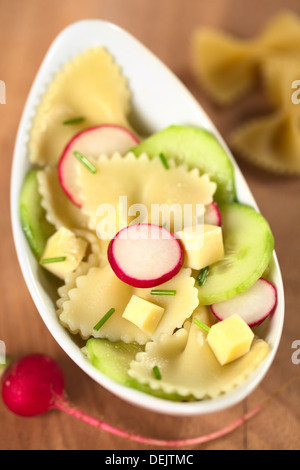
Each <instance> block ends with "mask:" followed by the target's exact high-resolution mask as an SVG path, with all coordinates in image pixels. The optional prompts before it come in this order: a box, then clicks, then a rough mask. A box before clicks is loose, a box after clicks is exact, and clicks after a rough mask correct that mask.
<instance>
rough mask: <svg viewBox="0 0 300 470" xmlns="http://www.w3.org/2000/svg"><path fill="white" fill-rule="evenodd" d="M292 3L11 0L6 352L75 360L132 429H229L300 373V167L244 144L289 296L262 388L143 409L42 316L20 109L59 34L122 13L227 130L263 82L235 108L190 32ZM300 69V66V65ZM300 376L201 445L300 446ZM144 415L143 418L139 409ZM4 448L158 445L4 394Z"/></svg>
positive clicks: (75, 396) (84, 404) (1, 68)
mask: <svg viewBox="0 0 300 470" xmlns="http://www.w3.org/2000/svg"><path fill="white" fill-rule="evenodd" d="M287 8H289V9H290V10H292V11H294V12H297V13H299V14H300V4H299V1H298V0H294V1H293V0H285V1H279V0H273V1H272V2H271V1H269V0H251V1H250V0H245V1H240V0H214V1H208V0H151V1H148V0H126V1H124V0H85V1H80V0H51V1H42V0H27V1H24V0H0V79H1V80H3V81H4V82H5V84H6V104H1V105H0V122H1V126H0V142H1V147H0V148H1V157H0V165H1V170H0V204H1V206H0V214H1V219H0V226H1V244H0V256H1V258H0V259H1V266H2V269H1V270H0V299H1V310H0V339H1V340H2V341H4V342H5V345H6V349H7V352H9V353H10V354H12V355H13V356H20V355H23V354H28V353H32V352H42V353H46V354H49V355H51V356H53V357H54V358H55V359H57V360H58V361H59V362H60V364H61V365H62V367H63V369H64V370H65V373H66V377H67V390H68V393H69V396H70V398H71V400H72V401H73V402H74V403H75V404H76V405H77V406H78V407H79V408H81V409H83V410H84V411H86V412H87V413H89V414H91V415H92V416H95V417H99V418H102V419H105V420H106V421H107V422H109V423H111V424H114V425H116V426H118V427H120V428H122V429H126V430H130V431H132V432H135V433H141V434H145V435H148V436H151V437H157V438H173V439H179V438H185V437H192V436H197V435H201V434H206V433H208V432H210V431H214V430H216V429H219V428H221V427H223V426H225V425H227V424H229V423H231V422H232V421H233V420H235V419H237V418H238V417H239V416H241V415H242V414H243V413H245V412H246V411H247V410H250V409H251V408H252V407H254V406H255V405H257V404H259V403H260V402H262V401H263V400H265V399H266V398H267V397H268V396H269V395H270V394H272V393H273V392H274V391H275V390H276V389H278V388H279V387H281V386H282V385H283V384H284V383H285V382H286V381H288V380H289V379H290V378H291V377H292V376H294V375H297V374H298V375H299V371H300V369H299V368H300V365H296V364H293V363H292V360H291V356H292V352H293V350H292V342H293V341H294V340H297V339H300V313H299V291H300V283H299V273H300V250H299V234H298V232H297V230H299V229H300V224H299V213H300V178H296V177H290V178H287V177H281V176H274V175H271V174H267V173H266V172H263V171H261V170H259V169H256V168H254V167H252V166H251V165H250V164H248V163H245V162H244V161H242V160H241V159H240V158H239V156H238V155H235V156H236V158H237V160H238V162H239V163H240V166H241V169H242V171H243V173H244V175H245V177H246V179H247V181H248V183H249V186H250V188H251V190H252V192H253V194H254V196H255V198H256V200H257V202H258V204H259V206H260V209H261V211H262V212H263V213H264V215H265V217H266V218H267V219H268V221H269V222H270V225H271V227H272V230H273V233H274V236H275V241H276V252H277V255H278V258H279V262H280V266H281V270H282V274H283V279H284V285H285V296H286V317H285V324H284V330H283V336H282V340H281V343H280V347H279V350H278V354H277V356H276V358H275V361H274V363H273V365H272V367H271V369H270V370H269V372H268V374H267V375H266V377H265V378H264V380H263V382H262V383H261V384H260V385H259V387H258V388H256V389H255V391H254V392H253V393H252V394H251V395H250V396H249V397H248V398H247V399H245V400H244V401H243V402H242V403H240V404H238V405H236V406H234V407H232V408H230V409H228V410H226V411H224V412H220V413H216V414H213V415H207V416H203V417H181V418H177V417H170V416H165V415H160V414H155V413H151V412H148V411H143V410H140V409H136V408H135V407H134V406H132V405H129V404H127V403H126V402H124V401H122V400H120V399H119V398H116V397H115V396H113V395H112V394H110V393H109V392H108V391H106V390H105V389H103V388H101V387H100V386H99V385H97V384H96V383H94V382H93V380H92V379H91V378H89V377H88V376H86V375H85V374H84V373H83V372H82V371H81V370H80V369H79V368H78V367H77V366H76V365H75V364H74V363H73V362H72V361H71V360H70V359H69V358H68V357H67V356H66V355H65V353H64V352H63V351H62V350H61V348H60V346H59V345H58V344H57V343H56V341H55V340H54V339H53V338H52V336H51V334H50V333H49V332H48V330H47V328H46V326H45V325H44V323H43V321H42V320H41V318H40V316H39V314H38V312H37V310H36V308H35V306H34V304H33V301H32V299H31V297H30V295H29V293H28V291H27V288H26V285H25V282H24V280H23V277H22V274H21V271H20V269H19V265H18V261H17V258H16V254H15V249H14V245H13V240H12V233H11V226H10V214H9V190H10V170H11V163H12V154H13V147H14V140H15V136H16V132H17V128H18V124H19V119H20V116H21V112H22V109H23V106H24V103H25V100H26V97H27V93H28V91H29V88H30V86H31V84H32V81H33V79H34V76H35V74H36V72H37V69H38V67H39V65H40V63H41V61H42V59H43V56H44V54H45V52H46V51H47V49H48V47H49V45H50V43H51V42H52V40H53V39H54V38H55V36H56V35H57V34H58V33H59V32H60V31H61V30H62V29H63V28H64V27H66V26H67V25H69V24H71V23H73V22H75V21H77V20H80V19H87V18H98V19H104V20H108V21H111V22H113V23H116V24H117V25H119V26H121V27H123V28H124V29H126V30H128V31H129V32H130V33H131V34H133V35H134V36H136V37H137V38H138V39H139V40H141V41H142V42H143V43H144V44H145V45H146V46H147V47H148V48H150V49H151V50H152V51H153V52H154V53H155V54H156V55H157V56H158V57H160V59H162V60H163V61H164V62H165V63H166V64H167V65H168V66H169V67H170V68H171V69H172V70H173V71H174V72H175V74H177V76H178V77H179V78H180V79H181V80H182V81H183V82H184V83H185V85H186V86H187V87H188V88H189V89H190V90H191V92H192V93H193V94H194V96H195V97H196V98H197V99H198V101H199V102H200V103H201V104H202V106H203V107H204V109H205V110H206V111H207V113H208V114H209V116H210V117H211V118H212V120H213V121H214V123H215V124H216V126H217V127H218V129H219V130H220V131H221V133H222V134H223V136H224V138H225V139H227V138H228V136H229V133H230V131H231V130H232V129H233V127H234V126H235V125H237V124H238V123H239V122H240V120H241V119H244V118H245V117H247V116H248V115H249V116H250V115H253V113H255V112H256V111H257V110H258V111H260V110H261V103H262V96H261V94H260V91H255V92H254V93H252V94H251V96H248V97H246V98H245V99H243V100H240V101H239V102H238V103H237V104H235V105H233V106H231V107H228V108H219V107H218V106H216V105H214V104H213V103H212V102H211V101H210V99H209V98H208V97H207V96H206V95H205V93H204V92H203V90H202V89H201V87H200V86H199V85H198V84H196V83H195V80H194V77H193V74H192V73H191V69H190V61H189V40H190V36H191V32H192V31H193V30H194V29H195V28H196V27H199V26H201V25H208V26H215V27H218V28H221V29H225V30H227V31H231V32H232V33H234V34H236V35H238V36H241V37H245V38H247V37H249V38H250V37H251V36H253V35H255V34H256V33H258V32H259V31H260V29H261V28H262V27H263V25H264V23H265V21H267V20H268V19H269V18H270V17H271V16H272V15H273V14H274V13H276V12H278V11H280V10H283V9H287ZM299 78H300V77H299ZM299 396H300V381H298V380H297V381H295V382H294V383H293V384H292V385H290V386H289V388H288V389H287V390H285V392H284V393H282V394H281V395H280V396H279V397H278V398H276V399H275V400H273V401H272V402H271V403H270V404H269V405H268V407H266V408H265V409H264V410H263V411H262V412H261V413H260V414H259V415H257V416H256V417H254V418H253V419H252V420H250V421H249V422H247V423H246V424H244V425H243V426H241V427H240V428H239V429H237V430H236V431H234V432H232V433H231V434H229V435H227V436H225V437H223V438H220V439H218V440H215V441H212V442H210V443H207V444H205V445H199V446H195V447H190V448H188V449H190V450H198V449H199V450H201V449H205V450H219V449H226V450H232V449H237V450H243V449H250V450H255V449H260V450H289V449H299V448H300V406H299ZM137 417H138V419H137ZM0 448H1V449H2V450H23V449H26V450H27V449H28V450H40V449H41V450H48V449H49V450H81V449H83V450H100V449H106V450H132V451H133V450H138V449H146V450H147V449H148V450H150V449H155V447H149V446H144V445H139V444H136V443H133V442H130V441H126V440H124V439H121V438H117V437H114V436H112V435H110V434H107V433H104V432H101V431H99V430H96V429H94V428H92V427H90V426H88V425H87V424H84V423H81V422H79V421H77V420H75V419H74V418H72V417H70V416H68V415H66V414H64V413H62V412H59V411H57V412H55V411H54V412H50V413H48V414H46V415H43V416H39V417H35V418H22V417H19V416H15V415H13V414H12V413H10V412H9V411H8V410H7V409H6V408H5V406H4V405H3V403H2V402H0Z"/></svg>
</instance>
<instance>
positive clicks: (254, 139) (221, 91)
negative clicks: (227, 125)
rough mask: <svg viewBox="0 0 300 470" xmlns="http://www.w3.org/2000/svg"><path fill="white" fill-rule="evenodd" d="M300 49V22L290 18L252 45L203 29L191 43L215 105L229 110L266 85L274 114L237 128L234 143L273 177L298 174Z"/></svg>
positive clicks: (279, 19)
mask: <svg viewBox="0 0 300 470" xmlns="http://www.w3.org/2000/svg"><path fill="white" fill-rule="evenodd" d="M299 44H300V19H299V17H298V16H297V15H296V14H294V13H291V12H281V13H279V14H277V15H275V16H274V17H273V18H272V19H271V20H270V21H269V22H268V23H267V24H266V25H265V27H264V28H263V29H262V31H261V33H260V34H259V35H257V36H256V37H254V38H251V39H240V38H237V37H235V36H233V35H230V34H226V33H224V32H219V31H215V30H211V29H205V28H203V29H199V30H197V31H196V32H195V35H194V37H193V41H192V51H193V68H194V71H195V75H196V77H197V79H198V81H199V82H200V83H201V84H202V86H203V87H204V88H205V89H206V90H207V92H208V93H209V94H210V96H211V97H212V98H213V100H215V101H216V102H217V103H219V104H223V105H230V104H232V103H233V102H234V101H236V100H238V99H239V98H242V97H243V96H245V94H246V93H247V92H250V91H251V90H252V89H253V88H254V87H255V85H256V84H257V83H260V84H261V83H262V84H263V89H264V90H265V93H266V95H267V98H268V100H269V102H270V103H271V105H272V106H273V111H272V110H271V111H270V113H269V114H267V115H265V116H261V114H260V115H259V116H257V117H255V118H252V119H249V120H248V121H246V122H245V123H243V124H241V125H240V126H237V128H235V129H234V130H233V132H232V134H231V136H230V142H231V145H232V147H233V148H234V150H236V151H237V152H238V154H239V155H240V156H243V157H246V158H247V159H248V160H249V161H251V162H252V163H254V164H256V165H257V166H259V167H262V168H264V169H266V170H270V171H273V172H275V173H282V174H299V173H300V159H299V150H300V148H299V143H300V132H299V130H300V129H299V111H298V108H297V106H296V105H295V103H293V100H292V95H293V88H292V86H293V83H294V82H295V81H297V80H299V72H300V70H299V65H298V63H299V58H300V46H299Z"/></svg>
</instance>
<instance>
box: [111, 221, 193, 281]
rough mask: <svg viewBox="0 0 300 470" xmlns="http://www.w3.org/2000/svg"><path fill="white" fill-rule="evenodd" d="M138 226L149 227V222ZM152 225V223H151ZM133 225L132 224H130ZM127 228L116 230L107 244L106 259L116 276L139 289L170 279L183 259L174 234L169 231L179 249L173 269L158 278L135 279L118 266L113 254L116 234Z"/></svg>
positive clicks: (178, 269) (181, 249)
mask: <svg viewBox="0 0 300 470" xmlns="http://www.w3.org/2000/svg"><path fill="white" fill-rule="evenodd" d="M139 225H140V226H143V225H144V226H148V227H151V224H139ZM152 226H153V225H152ZM132 227H133V226H132ZM154 227H159V226H154ZM159 228H160V229H161V230H167V229H165V228H164V227H159ZM126 229H128V227H126V228H125V229H122V230H120V232H118V233H117V234H116V236H115V237H114V238H113V239H112V240H111V241H110V243H109V246H108V249H107V258H108V261H109V264H110V266H111V268H112V270H113V271H114V273H115V274H116V276H117V277H118V278H119V279H120V280H121V281H123V282H125V283H126V284H129V285H130V286H133V287H137V288H141V289H147V288H151V287H157V286H159V285H161V284H163V283H164V282H167V281H169V280H170V279H172V278H173V277H174V276H175V275H176V274H177V273H178V272H179V271H180V269H181V267H182V264H183V259H184V254H183V248H182V246H181V244H180V242H179V240H177V239H176V238H175V236H174V235H173V234H172V233H171V232H169V234H170V238H171V239H172V240H174V241H176V242H177V243H178V247H179V249H180V256H179V259H178V262H177V264H176V265H175V266H174V268H173V269H171V270H170V271H168V272H166V273H165V274H164V275H162V276H160V277H158V278H155V279H137V278H133V277H131V276H129V275H127V274H126V273H125V272H124V271H123V270H122V269H121V268H120V266H119V264H118V263H117V261H116V259H115V255H114V243H115V240H117V239H118V236H119V234H120V233H121V232H122V231H123V230H126Z"/></svg>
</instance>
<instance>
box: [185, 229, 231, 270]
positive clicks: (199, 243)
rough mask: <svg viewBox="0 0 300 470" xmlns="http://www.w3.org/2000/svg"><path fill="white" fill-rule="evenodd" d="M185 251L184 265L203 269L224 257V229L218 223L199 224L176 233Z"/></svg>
mask: <svg viewBox="0 0 300 470" xmlns="http://www.w3.org/2000/svg"><path fill="white" fill-rule="evenodd" d="M176 236H177V238H179V239H180V240H181V243H182V245H183V248H184V251H185V257H184V265H185V266H186V267H187V268H191V269H202V268H205V267H206V266H209V265H211V264H213V263H216V262H217V261H219V260H221V259H222V258H223V257H224V245H223V236H222V229H221V227H218V226H216V225H207V224H204V225H198V226H193V227H187V228H184V229H183V230H182V231H181V232H177V233H176Z"/></svg>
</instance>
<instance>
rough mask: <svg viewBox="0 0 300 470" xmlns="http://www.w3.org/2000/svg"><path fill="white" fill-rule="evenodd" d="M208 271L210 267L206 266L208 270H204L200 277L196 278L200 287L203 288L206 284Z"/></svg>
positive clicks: (200, 272)
mask: <svg viewBox="0 0 300 470" xmlns="http://www.w3.org/2000/svg"><path fill="white" fill-rule="evenodd" d="M208 271H209V266H206V268H203V269H201V270H200V271H199V274H198V276H197V277H196V279H197V281H198V286H203V284H204V283H205V281H206V278H207V275H208Z"/></svg>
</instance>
